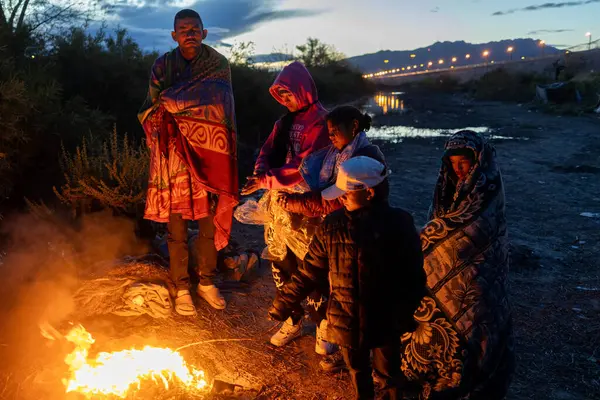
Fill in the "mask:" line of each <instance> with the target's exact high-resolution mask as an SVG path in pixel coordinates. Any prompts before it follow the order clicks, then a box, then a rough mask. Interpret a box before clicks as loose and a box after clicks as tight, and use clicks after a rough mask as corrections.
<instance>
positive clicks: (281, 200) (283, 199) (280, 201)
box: [275, 192, 289, 210]
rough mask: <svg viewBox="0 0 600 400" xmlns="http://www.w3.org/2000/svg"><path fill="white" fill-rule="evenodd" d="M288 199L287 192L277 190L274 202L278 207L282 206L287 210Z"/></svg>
mask: <svg viewBox="0 0 600 400" xmlns="http://www.w3.org/2000/svg"><path fill="white" fill-rule="evenodd" d="M288 199H289V195H288V193H285V192H279V193H277V197H276V198H275V203H277V205H278V206H279V207H281V208H283V209H284V210H287V203H288Z"/></svg>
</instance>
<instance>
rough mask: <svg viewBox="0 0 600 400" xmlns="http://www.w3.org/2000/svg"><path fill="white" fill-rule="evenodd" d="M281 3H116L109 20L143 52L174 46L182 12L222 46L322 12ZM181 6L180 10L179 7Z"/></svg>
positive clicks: (126, 0) (244, 0) (239, 0)
mask: <svg viewBox="0 0 600 400" xmlns="http://www.w3.org/2000/svg"><path fill="white" fill-rule="evenodd" d="M281 3H282V0H189V1H187V2H184V1H181V0H150V1H146V2H143V3H141V5H140V2H138V1H137V0H116V3H114V4H113V5H112V7H111V14H112V18H111V19H112V20H114V21H115V22H117V23H118V24H119V25H120V26H122V27H124V28H127V29H128V30H129V31H130V32H131V35H132V36H133V37H134V38H135V39H136V40H138V42H139V43H140V44H141V46H142V47H144V48H160V49H165V48H168V47H170V46H172V45H173V42H172V41H171V37H170V31H171V30H172V26H173V17H174V16H175V14H176V13H177V11H179V10H180V9H182V8H191V9H194V10H196V11H198V13H199V14H200V15H201V16H202V20H203V22H204V25H205V26H206V28H207V29H208V32H209V36H208V38H207V41H208V42H212V43H221V42H222V41H223V40H224V39H227V38H231V37H235V36H238V35H241V34H243V33H246V32H250V31H252V30H254V29H256V28H257V27H258V26H259V25H261V24H264V23H267V22H269V21H275V20H284V19H291V18H302V17H309V16H312V15H318V14H321V13H323V12H324V10H313V9H298V8H296V9H281V8H279V5H280V4H281ZM182 5H183V7H182Z"/></svg>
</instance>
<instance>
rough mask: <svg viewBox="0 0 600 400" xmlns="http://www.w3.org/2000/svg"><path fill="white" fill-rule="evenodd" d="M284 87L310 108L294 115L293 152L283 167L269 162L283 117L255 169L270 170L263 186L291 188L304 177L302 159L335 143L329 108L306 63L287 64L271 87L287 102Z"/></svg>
mask: <svg viewBox="0 0 600 400" xmlns="http://www.w3.org/2000/svg"><path fill="white" fill-rule="evenodd" d="M281 89H286V90H288V91H290V92H291V93H292V94H293V95H294V97H295V98H296V100H297V101H298V107H299V109H303V108H305V107H308V108H307V109H306V110H304V111H302V112H300V113H298V114H297V115H296V116H295V117H294V122H293V124H292V127H291V128H290V131H289V135H290V141H289V143H290V146H293V152H289V153H288V156H287V157H286V162H285V164H284V165H283V166H281V167H279V168H271V166H270V165H269V156H270V155H271V153H272V152H273V151H274V140H275V136H276V135H277V132H278V130H279V126H280V124H281V119H280V120H279V121H277V122H276V123H275V126H274V127H273V131H272V132H271V134H270V135H269V138H268V139H267V141H266V142H265V144H264V145H263V147H262V149H261V150H260V154H259V155H258V159H257V160H256V165H255V167H254V171H255V174H256V175H261V174H260V172H264V171H266V173H265V174H264V175H263V176H264V177H263V179H262V181H261V183H262V184H263V185H262V186H263V187H264V188H266V189H283V188H289V187H293V186H295V185H297V184H299V183H301V182H302V176H301V175H300V172H299V171H298V168H299V167H300V163H301V162H302V159H303V158H304V157H306V156H307V155H309V154H311V153H313V152H314V151H317V150H319V149H321V148H323V147H325V146H328V145H329V144H331V143H330V141H329V134H328V131H327V123H326V122H325V116H326V115H327V110H325V108H324V107H323V106H322V105H321V103H320V102H319V97H318V95H317V87H316V85H315V82H314V80H313V78H312V76H310V73H309V72H308V70H307V69H306V67H305V66H304V65H303V64H302V63H299V62H297V61H295V62H293V63H291V64H289V65H288V66H286V67H285V68H284V69H283V70H282V71H281V72H280V73H279V75H278V76H277V78H276V79H275V82H273V85H272V86H271V88H270V89H269V91H270V92H271V96H273V98H275V100H277V101H278V102H279V103H280V104H282V105H284V103H283V101H282V99H281V97H280V96H279V93H278V91H279V90H281ZM292 154H293V156H292Z"/></svg>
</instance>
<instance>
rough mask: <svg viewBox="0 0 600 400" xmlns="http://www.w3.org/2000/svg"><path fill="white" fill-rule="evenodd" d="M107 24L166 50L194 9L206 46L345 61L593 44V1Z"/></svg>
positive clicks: (233, 1) (517, 0)
mask: <svg viewBox="0 0 600 400" xmlns="http://www.w3.org/2000/svg"><path fill="white" fill-rule="evenodd" d="M116 4H117V5H116V6H115V14H114V15H113V17H112V19H113V21H114V22H115V23H118V24H120V25H121V26H122V27H125V28H128V30H129V31H130V33H131V35H132V36H133V37H134V38H135V39H137V40H138V41H139V42H140V43H141V44H142V46H143V47H144V48H146V49H148V50H152V49H156V50H159V51H166V50H169V48H171V47H174V44H173V42H172V41H171V40H170V31H171V30H172V23H173V16H174V14H175V13H176V12H177V11H178V10H179V9H181V8H192V9H195V10H196V11H198V12H199V13H200V14H201V15H202V17H203V19H204V23H205V26H206V27H207V29H208V30H209V38H208V41H209V42H212V43H213V44H215V43H218V42H222V43H226V44H233V43H235V42H236V41H237V42H240V41H253V42H254V43H255V44H256V53H257V54H263V53H270V52H273V51H285V50H286V49H287V50H288V51H291V50H292V49H294V47H295V46H296V45H298V44H302V43H304V42H305V41H306V38H307V37H309V36H311V37H316V38H319V39H321V40H322V41H323V42H326V43H329V44H332V45H334V46H335V47H336V48H337V50H338V51H341V52H343V53H345V54H346V55H347V56H354V55H359V54H364V53H372V52H376V51H379V50H406V49H413V48H417V47H423V46H427V45H429V44H432V43H434V42H436V41H455V40H465V41H467V42H471V43H481V42H488V41H494V40H501V39H511V38H521V37H522V38H527V37H530V38H536V39H544V40H545V41H546V43H548V44H549V45H558V46H561V45H562V46H566V45H575V44H580V43H585V42H587V38H586V37H585V33H586V32H588V31H589V32H591V33H592V35H593V39H598V38H600V17H599V16H600V0H582V1H577V0H571V1H556V2H545V1H544V0H537V1H536V0H504V1H497V0H452V1H451V0H444V1H441V0H437V1H434V0H420V1H404V0H196V1H194V0H174V1H172V0H167V1H165V0H153V1H144V0H117V3H116Z"/></svg>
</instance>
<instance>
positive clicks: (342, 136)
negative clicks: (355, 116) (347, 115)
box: [327, 120, 358, 151]
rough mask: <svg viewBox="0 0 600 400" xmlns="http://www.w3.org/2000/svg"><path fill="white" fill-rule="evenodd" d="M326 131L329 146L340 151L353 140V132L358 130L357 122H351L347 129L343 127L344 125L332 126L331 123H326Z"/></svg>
mask: <svg viewBox="0 0 600 400" xmlns="http://www.w3.org/2000/svg"><path fill="white" fill-rule="evenodd" d="M327 129H328V130H329V140H331V144H332V145H333V147H335V148H336V149H338V150H340V151H341V150H343V149H344V147H346V146H347V145H348V143H350V142H351V141H352V139H354V132H356V130H357V129H358V121H357V120H354V121H352V124H351V125H350V126H349V127H346V126H344V124H339V125H334V124H333V123H332V122H331V121H327Z"/></svg>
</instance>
